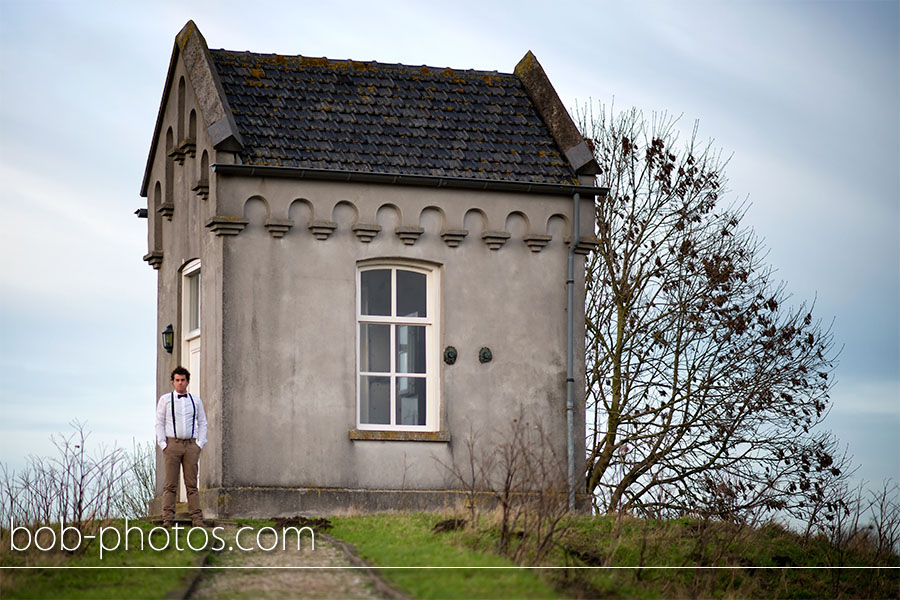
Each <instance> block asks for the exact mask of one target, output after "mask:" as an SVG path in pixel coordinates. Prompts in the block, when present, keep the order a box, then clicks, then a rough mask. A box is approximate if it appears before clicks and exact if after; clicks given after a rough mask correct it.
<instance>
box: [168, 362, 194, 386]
mask: <svg viewBox="0 0 900 600" xmlns="http://www.w3.org/2000/svg"><path fill="white" fill-rule="evenodd" d="M176 375H184V378H185V379H187V381H188V383H190V382H191V372H190V371H188V370H187V369H185V368H184V367H182V366H181V365H178V366H177V367H175V368H174V369H172V375H171V376H169V381H175V376H176Z"/></svg>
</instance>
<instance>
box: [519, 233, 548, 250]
mask: <svg viewBox="0 0 900 600" xmlns="http://www.w3.org/2000/svg"><path fill="white" fill-rule="evenodd" d="M523 239H524V240H525V244H526V245H527V246H528V247H529V248H531V251H532V252H540V251H541V250H543V249H544V247H545V246H546V245H547V244H549V243H550V240H551V239H553V236H551V235H547V234H543V233H531V234H528V235H526V236H525V237H524V238H523Z"/></svg>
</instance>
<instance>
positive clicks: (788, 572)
mask: <svg viewBox="0 0 900 600" xmlns="http://www.w3.org/2000/svg"><path fill="white" fill-rule="evenodd" d="M449 516H451V515H438V514H409V513H388V514H376V515H362V516H340V517H333V518H331V519H330V523H331V525H332V527H331V528H329V529H327V531H328V533H329V534H330V535H332V536H333V537H335V538H337V539H339V540H342V541H344V542H347V543H348V544H350V545H352V546H353V547H354V548H355V552H356V553H357V554H358V555H359V556H360V557H362V558H363V559H365V560H366V561H367V562H368V563H369V564H372V565H376V566H378V567H379V568H378V569H377V572H378V573H379V574H380V576H381V577H382V578H383V579H384V580H386V581H387V582H388V583H389V584H390V585H391V586H393V587H394V588H396V589H398V590H400V591H401V592H403V593H405V594H407V595H409V596H411V597H415V598H472V597H478V598H500V597H506V598H521V597H538V598H548V597H562V598H565V597H572V598H598V597H602V598H675V597H677V598H734V597H738V598H776V597H778V598H897V597H898V596H900V557H898V556H897V554H895V553H893V552H888V551H886V550H885V549H881V550H879V548H878V547H877V543H875V541H874V540H873V539H871V538H870V537H869V536H866V535H857V536H855V537H854V538H852V539H847V540H844V541H842V542H841V543H839V544H835V543H832V541H829V540H827V539H825V538H823V537H814V538H809V539H804V538H803V536H801V535H798V534H797V533H795V532H792V531H789V530H787V529H785V528H783V527H780V526H778V525H774V524H769V525H765V526H762V527H758V528H751V527H748V526H742V525H735V524H731V523H724V522H721V521H708V520H698V519H676V520H670V521H654V520H642V519H635V518H630V517H625V516H601V517H589V516H578V517H567V518H564V519H562V520H561V521H559V523H558V524H557V525H556V528H555V530H554V531H553V535H551V536H550V537H549V545H548V547H547V549H546V550H547V551H546V552H537V551H536V549H537V545H536V544H535V542H537V541H540V540H544V539H545V538H544V537H542V536H541V533H544V534H546V533H547V532H546V530H545V531H543V532H536V531H533V530H529V529H528V528H529V525H528V523H527V522H526V523H522V522H517V524H516V526H514V527H512V528H511V530H510V535H508V536H507V539H506V540H505V545H504V547H503V552H502V553H500V552H498V549H499V548H500V546H501V537H502V536H501V528H500V523H499V519H498V518H497V517H496V516H495V515H493V514H485V515H482V516H481V517H480V518H479V519H478V522H477V523H472V522H471V521H467V520H464V519H461V518H457V519H449V518H448V517H449ZM452 516H454V517H458V515H452ZM438 524H442V526H439V527H437V529H438V530H440V531H436V526H438ZM119 525H120V526H121V525H122V524H121V523H120V524H119ZM266 525H272V526H275V525H276V524H275V523H274V522H253V523H250V524H248V526H252V527H254V528H257V529H258V528H262V527H264V526H266ZM518 525H523V526H522V527H521V528H519V527H518ZM140 526H141V527H142V528H144V529H145V530H147V531H149V529H150V527H151V526H150V525H149V524H148V523H142V524H140ZM109 539H111V538H109ZM247 539H250V538H249V537H248V538H247ZM529 544H533V545H529ZM195 545H196V544H195ZM96 550H97V547H96V542H95V543H94V545H93V546H90V547H88V548H87V549H86V550H83V551H76V552H64V551H63V552H35V551H31V552H19V551H13V550H11V545H10V540H9V531H8V530H3V531H2V532H0V566H2V567H4V569H3V570H2V571H0V597H3V598H14V597H26V598H27V597H53V598H74V597H82V598H91V597H100V596H106V597H122V596H128V597H131V598H162V597H165V596H166V595H167V594H169V593H171V592H172V591H173V590H178V589H181V588H183V587H184V581H185V577H186V575H189V574H190V572H191V570H192V569H191V568H192V567H196V566H197V565H198V564H199V562H198V561H199V560H202V558H203V555H204V552H202V551H201V552H195V551H192V550H190V549H187V548H185V549H184V550H183V551H177V550H175V549H171V548H170V549H167V550H166V551H163V552H156V551H147V550H144V551H141V550H136V549H134V548H132V549H130V550H128V551H127V552H125V551H123V550H117V551H115V552H108V553H106V555H105V556H104V558H103V559H102V561H101V560H100V559H99V558H98V556H97V552H96ZM512 558H515V559H516V560H517V562H518V563H519V565H522V566H518V565H517V562H514V561H513V560H512ZM154 564H157V565H161V566H169V567H178V568H170V569H166V570H142V569H129V570H124V569H123V570H118V569H93V568H90V569H78V570H75V569H73V570H52V571H51V570H46V569H42V568H37V569H23V568H21V567H24V566H30V567H41V566H44V567H46V566H81V567H99V566H105V567H109V566H140V565H144V566H148V565H154ZM212 564H215V561H214V560H213V561H212ZM391 567H395V568H391ZM396 567H422V568H418V569H410V568H396ZM209 572H210V571H204V574H206V573H209ZM235 597H242V596H241V595H240V590H235Z"/></svg>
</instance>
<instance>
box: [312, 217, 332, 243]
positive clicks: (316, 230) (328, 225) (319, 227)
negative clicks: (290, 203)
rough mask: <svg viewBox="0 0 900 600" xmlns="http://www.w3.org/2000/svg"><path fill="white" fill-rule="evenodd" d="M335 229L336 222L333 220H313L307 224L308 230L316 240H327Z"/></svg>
mask: <svg viewBox="0 0 900 600" xmlns="http://www.w3.org/2000/svg"><path fill="white" fill-rule="evenodd" d="M335 229H337V223H335V222H334V221H313V222H312V223H310V224H309V230H310V231H312V234H313V235H314V236H316V239H317V240H327V239H328V237H329V236H330V235H331V234H332V233H334V230H335Z"/></svg>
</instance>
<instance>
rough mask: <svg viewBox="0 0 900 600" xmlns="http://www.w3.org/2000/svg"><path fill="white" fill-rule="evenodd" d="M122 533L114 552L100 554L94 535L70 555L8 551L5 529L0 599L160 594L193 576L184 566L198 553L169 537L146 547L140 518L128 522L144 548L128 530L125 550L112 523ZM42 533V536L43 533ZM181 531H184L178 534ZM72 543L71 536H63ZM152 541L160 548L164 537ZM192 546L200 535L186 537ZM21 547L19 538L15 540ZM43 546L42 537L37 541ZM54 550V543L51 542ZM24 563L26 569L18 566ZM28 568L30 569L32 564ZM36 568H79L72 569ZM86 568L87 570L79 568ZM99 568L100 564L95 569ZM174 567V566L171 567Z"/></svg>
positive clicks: (145, 526) (146, 527)
mask: <svg viewBox="0 0 900 600" xmlns="http://www.w3.org/2000/svg"><path fill="white" fill-rule="evenodd" d="M113 525H114V526H115V527H116V528H117V529H118V530H119V531H120V532H121V533H122V534H123V538H122V542H121V544H120V548H119V549H118V550H113V551H104V552H103V558H102V559H101V558H100V544H99V540H98V539H94V540H91V541H89V540H83V543H82V545H81V549H80V550H79V551H77V552H75V553H72V554H70V553H67V552H61V551H59V550H58V549H57V550H49V551H46V552H43V551H39V550H35V549H34V548H32V549H30V550H27V551H16V550H12V549H11V545H10V541H9V538H8V532H6V531H4V535H0V542H2V548H0V567H3V570H2V571H0V597H2V598H4V599H5V598H162V597H164V596H165V595H166V594H167V593H169V592H170V591H172V590H175V589H178V588H180V587H181V586H182V585H184V583H185V581H186V580H187V578H188V577H189V576H191V575H192V574H193V569H191V568H190V567H193V566H196V564H197V563H198V562H199V561H200V560H202V555H203V553H202V552H194V551H191V550H190V549H187V548H186V546H185V544H184V542H181V543H180V545H181V546H182V548H185V549H184V551H178V550H177V549H175V547H174V540H173V542H172V544H170V547H169V548H168V549H165V550H162V551H160V552H156V551H153V550H151V549H150V547H149V546H148V545H147V544H148V538H147V536H148V535H149V532H150V530H151V529H152V528H153V525H152V524H151V523H149V522H146V521H129V527H130V528H131V527H139V528H140V529H141V531H143V532H144V549H143V550H141V549H140V548H139V547H135V546H137V545H138V539H139V536H138V534H137V532H135V531H132V533H131V537H130V542H129V549H128V550H125V549H124V523H122V522H115V523H114V524H113ZM45 535H46V534H45ZM181 535H182V536H183V535H184V532H182V534H181ZM67 539H68V540H69V541H68V542H67V543H68V544H69V545H70V546H74V541H72V540H73V538H67ZM104 540H105V545H106V546H107V547H111V546H114V545H115V536H114V535H112V533H111V532H109V531H108V532H107V533H106V534H105V537H104ZM153 540H154V545H155V546H156V547H157V548H161V547H163V545H164V536H160V537H154V538H153ZM192 542H193V544H194V546H195V547H197V546H199V545H200V538H199V537H196V538H192ZM17 543H18V545H20V546H24V545H25V544H24V542H23V541H20V542H17ZM42 544H43V545H47V542H46V541H43V542H42ZM57 548H58V542H57ZM22 567H29V568H22ZM32 567H34V568H32ZM41 567H79V568H75V569H68V568H66V569H61V568H41ZM85 567H89V568H85ZM97 567H104V568H97ZM110 567H169V568H165V569H152V568H140V569H137V568H128V569H124V568H110ZM172 567H174V568H172Z"/></svg>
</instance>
